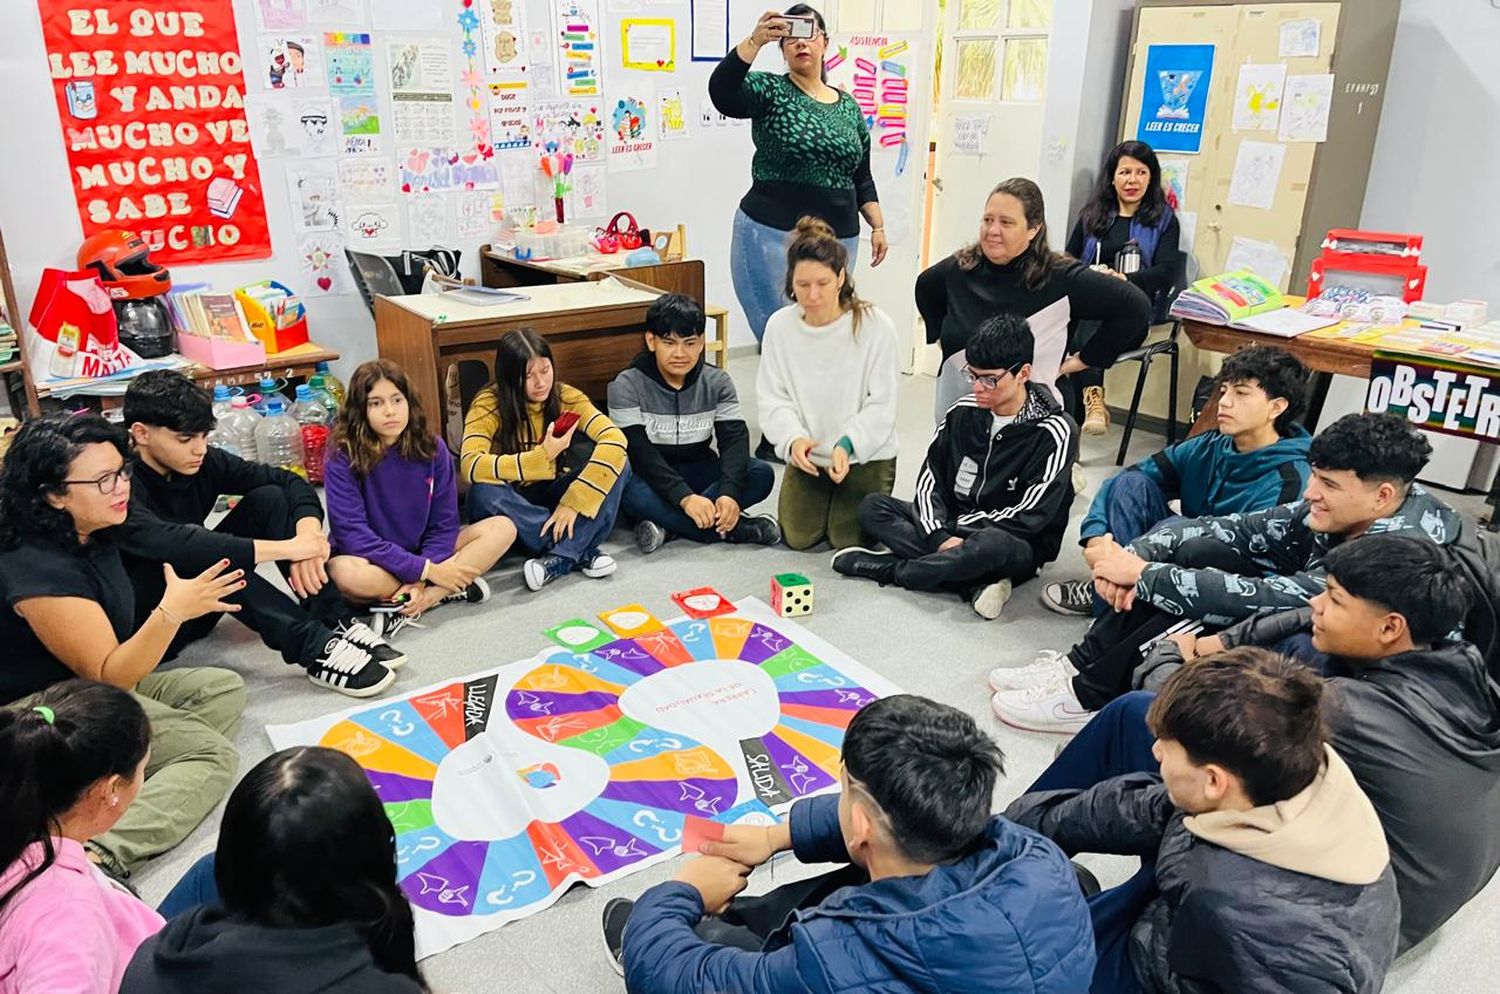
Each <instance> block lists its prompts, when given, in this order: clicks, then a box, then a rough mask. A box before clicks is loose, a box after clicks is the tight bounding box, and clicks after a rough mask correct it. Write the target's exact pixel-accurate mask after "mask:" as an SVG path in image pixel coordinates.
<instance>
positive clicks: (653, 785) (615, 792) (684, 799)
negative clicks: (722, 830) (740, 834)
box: [600, 779, 739, 818]
mask: <svg viewBox="0 0 1500 994" xmlns="http://www.w3.org/2000/svg"><path fill="white" fill-rule="evenodd" d="M738 790H739V783H738V781H735V780H700V779H685V780H625V781H619V782H611V783H609V784H608V785H606V786H605V788H604V790H603V791H602V792H601V794H600V796H601V797H607V798H609V799H610V800H612V801H625V802H627V803H630V804H644V805H645V806H646V807H648V808H660V809H661V810H663V811H680V812H682V813H683V814H689V815H698V816H699V817H700V818H712V817H713V816H714V815H717V814H720V813H721V812H724V811H728V810H729V809H730V808H732V807H733V806H734V795H735V793H736V792H737V791H738Z"/></svg>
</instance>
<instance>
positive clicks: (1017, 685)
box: [990, 649, 1078, 693]
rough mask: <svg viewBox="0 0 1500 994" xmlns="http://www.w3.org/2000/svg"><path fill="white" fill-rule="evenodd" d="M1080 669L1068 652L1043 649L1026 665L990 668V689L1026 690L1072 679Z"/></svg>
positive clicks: (997, 690)
mask: <svg viewBox="0 0 1500 994" xmlns="http://www.w3.org/2000/svg"><path fill="white" fill-rule="evenodd" d="M1077 675H1078V670H1077V668H1076V667H1074V665H1073V664H1072V662H1071V661H1069V659H1068V657H1067V654H1066V653H1062V652H1058V651H1057V650H1055V649H1043V650H1042V651H1040V652H1038V653H1037V654H1036V661H1035V662H1032V663H1029V664H1028V665H1026V666H996V667H995V668H994V669H992V670H990V689H991V690H993V691H996V692H997V693H998V692H1000V691H1007V690H1025V689H1027V688H1028V687H1036V686H1040V685H1043V684H1049V683H1055V682H1057V681H1058V680H1064V679H1066V680H1071V679H1072V678H1073V677H1075V676H1077Z"/></svg>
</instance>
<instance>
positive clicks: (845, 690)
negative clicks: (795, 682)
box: [781, 687, 875, 711]
mask: <svg viewBox="0 0 1500 994" xmlns="http://www.w3.org/2000/svg"><path fill="white" fill-rule="evenodd" d="M874 699H875V695H874V694H872V693H870V692H869V691H868V690H866V689H864V688H863V687H841V688H839V689H838V690H803V691H798V692H797V693H795V694H782V695H781V703H783V704H802V705H805V706H807V707H810V708H841V709H843V710H845V711H858V710H859V709H860V708H862V707H864V706H865V705H866V704H869V703H870V702H871V701H873V700H874Z"/></svg>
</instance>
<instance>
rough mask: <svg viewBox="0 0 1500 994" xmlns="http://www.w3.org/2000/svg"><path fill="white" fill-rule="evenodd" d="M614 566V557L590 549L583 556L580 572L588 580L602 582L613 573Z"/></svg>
mask: <svg viewBox="0 0 1500 994" xmlns="http://www.w3.org/2000/svg"><path fill="white" fill-rule="evenodd" d="M616 566H617V564H616V563H615V557H614V556H611V555H610V554H609V553H607V552H600V551H599V550H598V549H590V550H589V551H588V552H585V553H584V554H583V564H582V567H581V571H582V573H583V575H584V576H586V577H588V578H589V579H590V580H602V579H604V578H605V577H606V576H609V575H610V574H611V573H613V572H614V571H615V568H616Z"/></svg>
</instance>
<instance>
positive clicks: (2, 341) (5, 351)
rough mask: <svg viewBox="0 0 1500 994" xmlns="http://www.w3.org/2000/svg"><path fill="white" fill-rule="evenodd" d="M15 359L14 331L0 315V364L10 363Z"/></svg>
mask: <svg viewBox="0 0 1500 994" xmlns="http://www.w3.org/2000/svg"><path fill="white" fill-rule="evenodd" d="M15 357H16V329H14V328H12V327H11V326H10V322H9V321H7V320H5V315H4V314H0V362H10V361H11V360H12V359H14V358H15Z"/></svg>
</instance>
